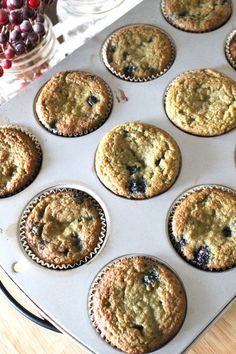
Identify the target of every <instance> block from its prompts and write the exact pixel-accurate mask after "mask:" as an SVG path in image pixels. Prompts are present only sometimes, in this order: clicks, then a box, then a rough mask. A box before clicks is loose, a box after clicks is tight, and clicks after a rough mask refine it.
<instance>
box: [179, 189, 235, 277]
mask: <svg viewBox="0 0 236 354" xmlns="http://www.w3.org/2000/svg"><path fill="white" fill-rule="evenodd" d="M172 235H173V240H172V241H173V244H174V246H175V248H176V250H177V251H178V252H179V253H180V255H182V256H183V257H184V258H185V259H186V260H187V261H189V262H190V263H191V264H192V265H194V266H196V267H198V268H201V269H204V270H224V269H227V268H231V267H234V266H235V265H236V194H233V193H231V192H228V191H224V190H221V189H218V188H204V189H202V190H200V191H194V192H192V193H191V194H190V195H189V196H187V197H186V199H184V200H183V201H181V202H180V204H179V205H178V206H177V208H176V210H175V212H174V215H173V221H172Z"/></svg>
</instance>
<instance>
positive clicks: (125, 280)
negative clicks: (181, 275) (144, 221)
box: [91, 256, 186, 354]
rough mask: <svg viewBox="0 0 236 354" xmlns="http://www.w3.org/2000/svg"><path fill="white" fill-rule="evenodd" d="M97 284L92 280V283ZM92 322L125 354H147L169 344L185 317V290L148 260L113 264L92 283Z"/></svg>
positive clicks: (169, 273)
mask: <svg viewBox="0 0 236 354" xmlns="http://www.w3.org/2000/svg"><path fill="white" fill-rule="evenodd" d="M95 281H96V280H95ZM93 290H94V291H93V295H92V303H91V306H92V313H93V323H94V325H95V327H97V329H98V330H99V331H100V332H101V335H102V336H104V337H105V338H106V339H107V340H108V341H110V342H111V343H112V344H113V345H115V346H117V347H118V349H121V350H122V351H124V352H126V353H132V354H141V353H148V352H150V351H153V350H155V349H158V348H160V347H161V346H163V345H164V344H165V343H167V342H168V341H170V340H171V339H172V338H173V337H174V336H175V334H176V333H177V332H178V331H179V329H180V327H181V325H182V323H183V321H184V317H185V313H186V297H185V291H184V288H183V286H182V284H181V282H180V281H179V279H178V278H177V276H176V275H175V274H174V273H173V272H172V271H171V270H170V269H169V268H167V266H165V265H163V264H161V263H159V262H157V261H156V260H153V259H151V258H148V257H143V256H133V257H129V258H124V259H121V260H118V261H115V262H114V263H113V264H111V265H110V266H109V267H108V268H107V269H105V270H104V271H103V273H102V275H101V277H100V278H99V279H98V282H97V283H95V286H94V288H93Z"/></svg>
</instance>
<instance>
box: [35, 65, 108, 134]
mask: <svg viewBox="0 0 236 354" xmlns="http://www.w3.org/2000/svg"><path fill="white" fill-rule="evenodd" d="M73 71H74V70H66V72H73ZM80 72H81V73H82V74H88V75H91V73H89V72H86V71H80ZM93 76H95V77H98V76H97V75H93ZM99 79H100V80H102V81H103V83H104V85H105V87H106V89H107V94H108V102H107V111H106V114H105V117H104V119H103V120H102V122H100V123H99V124H98V125H97V126H96V127H93V128H91V129H87V130H84V132H83V133H81V134H79V133H77V134H62V133H60V132H58V131H57V130H56V129H53V128H49V127H48V126H46V125H45V123H44V121H43V120H41V119H40V118H39V116H38V114H37V110H36V104H37V101H38V98H39V95H40V93H41V91H42V90H43V88H44V86H45V85H46V84H47V83H48V81H50V80H48V81H46V82H45V83H44V84H43V86H42V87H41V88H40V89H39V90H38V92H37V94H36V96H35V98H34V102H33V112H34V116H35V118H36V120H37V121H38V122H39V123H40V125H41V126H42V127H43V128H44V129H46V130H47V131H48V132H49V133H51V134H53V135H57V136H60V137H65V138H76V137H80V136H84V135H87V134H89V133H92V132H94V131H95V130H97V129H98V128H100V127H101V126H102V125H103V124H104V123H105V122H106V121H107V119H108V118H109V116H110V114H111V111H112V107H113V93H112V91H111V88H110V86H109V85H108V84H107V83H106V82H105V81H104V80H103V79H102V78H101V77H99Z"/></svg>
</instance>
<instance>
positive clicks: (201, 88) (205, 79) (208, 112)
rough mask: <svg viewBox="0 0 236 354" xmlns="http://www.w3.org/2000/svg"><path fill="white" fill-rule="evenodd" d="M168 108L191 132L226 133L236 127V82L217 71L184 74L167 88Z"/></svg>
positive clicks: (173, 120)
mask: <svg viewBox="0 0 236 354" xmlns="http://www.w3.org/2000/svg"><path fill="white" fill-rule="evenodd" d="M165 109H166V113H167V116H168V117H169V119H170V120H171V121H172V122H173V123H174V124H175V125H176V126H177V127H178V128H180V129H182V130H184V131H186V132H188V133H191V134H194V135H200V136H214V135H221V134H224V133H226V132H228V131H230V130H232V129H234V128H235V126H236V82H234V81H233V80H232V79H231V78H229V77H228V76H226V75H224V74H223V73H221V72H219V71H217V70H213V69H201V70H195V71H190V72H186V73H183V74H182V75H180V76H178V77H177V78H176V79H175V80H174V81H173V82H172V83H171V84H170V85H169V87H168V88H167V91H166V98H165Z"/></svg>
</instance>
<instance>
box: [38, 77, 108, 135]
mask: <svg viewBox="0 0 236 354" xmlns="http://www.w3.org/2000/svg"><path fill="white" fill-rule="evenodd" d="M111 106H112V94H111V91H110V88H109V87H108V85H107V84H106V83H105V81H103V80H102V79H101V78H100V77H98V76H96V75H93V74H90V73H85V72H81V71H65V72H60V73H58V74H56V75H55V76H53V77H52V78H51V79H50V80H49V81H48V82H47V83H46V84H45V85H44V86H43V88H42V90H41V91H40V93H39V96H38V98H37V100H36V113H37V116H38V118H39V120H40V121H41V122H42V124H43V125H44V126H45V127H46V128H47V129H48V130H49V131H51V132H53V133H55V134H59V135H64V136H73V135H74V136H76V135H84V134H87V133H88V132H90V131H92V130H94V129H96V128H98V127H99V126H100V125H101V124H102V123H104V121H105V120H106V119H107V118H108V115H109V113H110V111H111Z"/></svg>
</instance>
